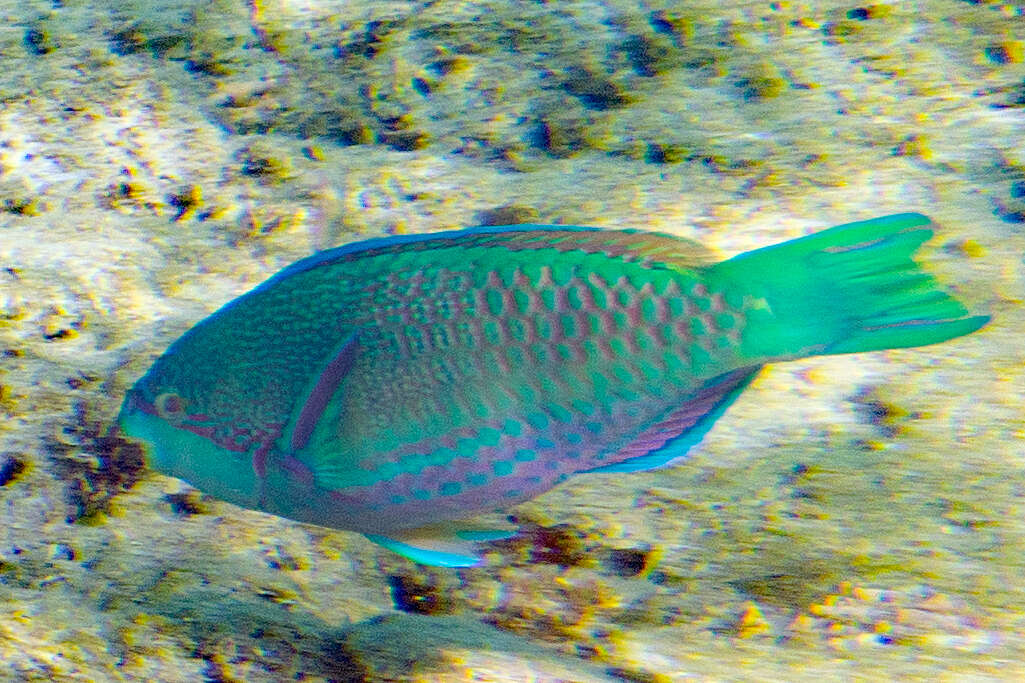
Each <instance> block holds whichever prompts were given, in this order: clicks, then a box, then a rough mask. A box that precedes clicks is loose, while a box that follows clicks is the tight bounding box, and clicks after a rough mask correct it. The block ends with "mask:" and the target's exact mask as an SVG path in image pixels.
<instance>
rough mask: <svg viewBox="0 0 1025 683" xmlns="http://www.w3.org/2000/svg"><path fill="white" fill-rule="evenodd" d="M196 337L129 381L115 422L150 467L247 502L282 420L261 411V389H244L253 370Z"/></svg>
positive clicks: (229, 498)
mask: <svg viewBox="0 0 1025 683" xmlns="http://www.w3.org/2000/svg"><path fill="white" fill-rule="evenodd" d="M195 330H196V328H194V329H193V331H195ZM196 337H197V335H195V334H192V333H191V332H190V333H187V334H186V335H185V336H184V337H182V338H181V339H179V340H178V341H177V342H175V344H173V345H172V346H171V347H170V348H169V349H168V350H167V352H165V353H164V355H163V356H161V357H160V358H159V359H157V361H156V362H155V363H154V364H153V366H152V367H151V368H150V369H149V371H148V372H147V373H146V374H145V375H144V376H143V377H142V378H140V379H139V380H138V381H137V382H136V383H135V385H134V386H133V387H132V388H131V389H130V390H129V391H128V393H127V394H126V395H125V399H124V402H123V404H122V406H121V412H120V414H119V415H118V419H117V422H118V425H119V427H120V429H121V431H122V432H123V433H124V434H125V435H126V436H128V437H131V438H133V439H136V440H138V441H140V442H141V443H142V445H143V450H144V452H145V454H146V461H147V464H148V465H149V466H150V467H151V468H152V469H154V470H156V471H158V472H160V473H161V474H166V475H169V476H172V477H177V478H178V479H183V480H185V481H186V482H188V483H189V484H191V485H193V486H195V487H196V488H198V489H200V490H202V491H204V492H206V493H209V494H211V495H213V496H216V497H218V498H221V499H222V500H226V501H228V502H231V503H235V504H237V505H242V506H244V507H254V506H255V505H256V503H257V502H258V496H259V488H260V481H259V480H260V475H261V474H262V471H261V470H262V463H263V460H264V458H266V455H267V453H268V452H269V450H270V449H272V448H273V447H274V442H275V440H276V439H277V438H278V437H279V436H280V433H281V423H280V421H275V418H274V417H272V416H268V415H267V414H266V411H261V409H260V408H261V403H262V401H261V399H262V398H265V396H263V395H264V394H265V393H266V392H265V391H263V390H261V388H260V387H257V388H255V389H254V390H251V391H249V390H247V386H246V383H247V381H251V380H252V377H251V375H252V373H251V372H250V371H248V370H247V369H246V368H245V367H243V366H241V365H240V364H238V363H234V362H232V359H230V358H226V357H224V356H223V355H220V354H216V353H209V352H207V353H203V349H204V344H202V343H200V342H201V341H202V340H201V339H196ZM257 376H259V373H257ZM262 384H263V385H264V386H265V385H266V382H263V383H262Z"/></svg>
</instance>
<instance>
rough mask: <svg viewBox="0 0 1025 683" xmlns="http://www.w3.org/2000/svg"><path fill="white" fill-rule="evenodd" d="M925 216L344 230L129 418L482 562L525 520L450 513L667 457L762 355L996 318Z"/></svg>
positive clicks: (176, 445) (203, 334)
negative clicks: (670, 228)
mask: <svg viewBox="0 0 1025 683" xmlns="http://www.w3.org/2000/svg"><path fill="white" fill-rule="evenodd" d="M929 225H930V223H929V220H928V219H927V218H926V217H924V216H921V215H918V214H901V215H896V216H888V217H884V218H879V219H875V220H871V221H866V222H862V223H852V224H848V225H842V226H837V227H835V228H832V229H829V230H826V231H823V232H820V233H817V234H814V235H810V236H808V237H804V238H801V239H797V240H792V241H790V242H786V243H783V244H780V245H775V246H771V247H767V248H765V249H760V250H756V251H753V252H748V253H745V254H741V255H740V256H737V257H735V258H733V259H730V260H727V261H722V262H716V261H715V260H714V259H711V258H709V257H708V255H707V253H706V252H704V251H703V250H702V249H701V248H700V247H699V246H697V245H695V244H693V243H690V242H688V241H686V240H682V239H680V238H677V237H672V236H668V235H662V234H656V233H648V232H642V231H631V230H618V231H613V230H599V229H594V228H576V227H560V226H530V225H527V226H506V227H499V228H491V227H489V228H476V229H471V230H465V231H459V232H450V233H440V234H434V235H423V236H402V237H392V238H385V239H380V240H371V241H368V242H362V243H358V244H353V245H347V246H344V247H340V248H337V249H332V250H329V251H325V252H321V253H319V254H315V255H313V256H311V257H309V258H307V259H304V260H302V261H299V262H297V263H295V264H293V265H292V266H290V267H288V268H286V269H284V270H283V271H281V272H280V273H278V274H277V275H275V276H274V277H272V278H271V279H270V280H268V281H267V282H265V283H263V284H262V285H260V286H259V287H257V288H256V289H254V290H253V291H251V292H249V293H247V294H245V295H243V296H241V297H239V298H238V299H235V300H234V301H232V302H230V303H228V304H227V305H226V306H224V307H223V308H221V309H220V310H219V311H217V312H216V313H214V314H213V315H211V316H210V317H208V318H206V319H205V320H203V321H201V322H200V323H198V324H197V325H196V326H195V327H193V328H192V329H191V330H189V331H188V332H187V333H186V334H185V335H183V336H182V337H181V338H180V339H179V340H178V341H176V342H175V343H174V344H173V345H172V346H171V347H170V348H169V349H168V350H167V351H166V352H165V353H164V354H163V355H162V356H161V357H160V358H159V359H158V360H157V361H156V362H155V363H154V364H153V366H152V368H151V369H150V370H149V372H148V373H147V374H146V375H145V376H144V377H142V378H141V379H140V380H139V381H138V382H137V383H136V385H135V386H134V387H133V388H132V389H131V391H130V392H129V393H128V395H127V397H126V398H125V402H124V405H123V407H122V411H121V415H120V417H119V423H120V425H121V427H122V429H123V430H124V432H125V433H126V434H128V435H129V436H132V437H136V438H139V439H141V440H142V441H144V442H145V445H146V450H147V453H148V457H149V460H150V462H151V463H152V465H153V466H154V467H155V468H156V469H158V470H159V471H161V472H164V473H166V474H170V475H172V476H175V477H179V478H181V479H184V480H186V481H188V482H190V483H191V484H193V485H194V486H196V487H197V488H200V489H201V490H204V491H206V492H208V493H211V494H213V495H216V496H218V497H220V498H223V499H224V500H227V501H229V502H232V503H235V504H237V505H241V506H244V507H249V508H254V509H259V510H264V511H267V512H270V513H273V514H277V515H280V516H283V517H288V518H291V519H296V520H299V521H302V522H308V523H312V524H319V525H323V526H329V527H334V528H339V529H348V530H353V531H358V532H361V533H364V534H366V535H367V536H368V537H370V538H371V539H372V540H374V541H377V542H379V543H381V544H383V545H385V546H386V547H389V548H391V549H393V550H396V551H398V552H400V553H402V554H404V555H406V556H407V557H410V558H412V559H414V560H416V561H419V562H424V563H428V564H438V565H447V566H465V565H470V564H474V563H475V562H477V560H478V558H477V557H476V555H475V554H474V552H473V548H472V545H471V544H472V543H474V542H478V541H481V540H489V539H494V538H500V537H502V536H505V535H509V533H508V532H507V531H503V530H481V529H473V528H470V527H466V526H460V525H458V524H456V523H454V520H458V519H460V518H465V517H468V516H470V515H473V514H475V513H479V512H484V511H492V510H496V509H504V508H507V507H509V506H512V505H514V504H516V503H518V502H521V501H523V500H526V499H529V498H532V497H534V496H537V495H538V494H540V493H542V492H544V491H546V490H548V489H550V488H552V487H553V486H555V485H557V484H559V483H560V482H562V481H564V480H565V479H566V478H567V477H569V476H571V475H573V474H577V473H581V472H594V471H606V472H609V471H621V472H627V471H636V470H642V469H653V468H656V467H662V466H665V465H668V464H670V463H672V462H673V461H675V460H677V459H679V458H680V457H682V456H683V455H684V454H685V453H686V451H687V449H688V448H689V447H690V446H691V445H692V444H693V443H695V442H696V441H698V440H699V439H700V437H701V435H702V434H704V432H705V431H707V429H708V427H709V426H710V425H711V423H712V422H713V421H714V420H715V419H716V418H717V417H718V416H719V415H720V414H721V413H722V412H723V411H724V410H725V408H726V406H728V405H729V403H730V401H731V400H732V399H733V398H734V397H735V396H736V395H737V394H738V393H739V392H740V391H741V390H742V389H743V387H744V386H745V385H746V383H747V382H748V381H749V380H750V379H751V377H752V376H753V375H754V374H755V373H756V372H757V371H758V369H759V368H760V367H761V366H762V365H763V364H765V363H767V362H771V361H779V360H787V359H794V358H801V357H804V356H809V355H816V354H834V353H849V352H857V351H868V350H874V349H884V348H895V347H908V346H921V345H925V344H931V343H935V342H940V341H943V340H946V339H950V338H952V337H956V336H959V335H963V334H967V333H969V332H972V331H974V330H976V329H978V328H979V327H981V326H982V325H983V324H985V322H986V321H987V320H988V318H986V317H984V316H970V315H968V313H967V312H966V310H965V309H964V307H963V306H962V305H961V304H960V303H959V302H958V301H956V300H955V299H954V298H952V297H951V296H949V295H948V294H946V293H945V292H943V291H942V290H941V289H939V288H938V286H937V285H936V283H935V282H934V280H933V279H932V278H931V277H930V276H929V275H927V274H925V273H923V272H922V271H921V270H919V269H918V266H917V265H916V264H915V262H914V261H912V260H911V255H912V254H913V253H914V252H915V250H916V249H917V248H918V247H919V246H920V245H921V244H922V243H923V242H924V241H925V240H926V239H928V238H929V237H930V236H931V234H932V231H931V229H930V228H929Z"/></svg>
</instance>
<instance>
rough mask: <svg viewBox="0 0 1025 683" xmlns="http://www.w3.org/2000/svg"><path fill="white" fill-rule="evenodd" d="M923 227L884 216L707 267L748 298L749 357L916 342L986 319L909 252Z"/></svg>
mask: <svg viewBox="0 0 1025 683" xmlns="http://www.w3.org/2000/svg"><path fill="white" fill-rule="evenodd" d="M932 234H933V231H932V228H931V221H930V220H929V218H927V217H926V216H923V215H921V214H916V213H904V214H897V215H893V216H884V217H881V218H874V219H872V220H868V221H862V222H858V223H848V224H845V225H838V226H836V227H833V228H830V229H828V230H824V231H822V232H819V233H816V234H813V235H809V236H807V237H803V238H799V239H795V240H791V241H789V242H784V243H782V244H777V245H773V246H770V247H766V248H764V249H758V250H755V251H750V252H747V253H745V254H740V255H739V256H737V257H735V258H732V259H730V260H728V261H724V262H722V263H719V264H716V265H714V266H711V267H710V269H709V271H708V275H709V277H710V279H711V280H713V281H714V280H715V278H717V277H723V278H724V279H726V280H727V282H728V284H726V283H723V286H726V287H734V286H735V287H737V288H739V290H740V291H742V292H745V293H748V294H751V295H752V296H754V297H755V300H756V301H757V302H758V305H757V306H756V307H755V309H754V310H752V311H750V313H749V315H748V325H747V326H746V330H747V332H746V334H745V335H744V338H743V341H742V350H743V351H744V352H745V354H750V356H751V357H753V358H798V357H802V356H807V355H816V354H835V353H855V352H858V351H874V350H879V349H891V348H903V347H909V346H925V345H927V344H935V343H937V342H942V341H945V340H947V339H951V338H953V337H959V336H961V335H964V334H968V333H970V332H974V331H975V330H977V329H979V328H980V327H982V326H983V325H985V324H986V323H987V322H988V321H989V316H985V315H969V314H968V311H967V310H966V309H965V307H964V306H963V305H962V304H961V302H959V301H958V300H957V299H955V298H954V297H953V296H951V295H950V294H949V293H948V292H947V291H945V290H944V289H942V288H941V287H940V286H939V285H938V283H937V282H936V280H935V279H934V278H933V277H932V276H931V275H929V274H928V273H926V272H924V271H923V270H922V269H921V268H920V266H919V265H918V264H917V263H916V262H915V261H913V260H912V258H911V257H912V254H914V253H915V251H917V250H918V248H919V247H920V246H921V245H922V243H924V242H925V241H926V240H928V239H929V238H930V237H932Z"/></svg>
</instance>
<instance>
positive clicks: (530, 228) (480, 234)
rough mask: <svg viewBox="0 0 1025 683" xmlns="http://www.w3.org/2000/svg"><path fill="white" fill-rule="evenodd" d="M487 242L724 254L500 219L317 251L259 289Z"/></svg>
mask: <svg viewBox="0 0 1025 683" xmlns="http://www.w3.org/2000/svg"><path fill="white" fill-rule="evenodd" d="M488 245H492V246H502V247H506V248H508V249H513V250H529V249H539V250H540V249H558V250H560V251H572V250H575V249H576V250H580V251H583V252H585V253H591V254H597V253H601V254H605V255H607V256H610V257H618V258H625V259H627V260H632V261H645V260H647V261H648V262H650V263H651V264H652V266H654V267H657V265H659V264H660V265H665V266H670V267H677V268H696V267H699V266H707V265H711V264H713V263H718V262H719V261H721V260H722V259H720V258H717V257H716V256H715V255H714V254H713V253H712V252H710V251H709V250H708V249H707V248H706V247H704V246H702V245H700V244H698V243H697V242H694V241H692V240H689V239H686V238H684V237H677V236H675V235H668V234H666V233H661V232H648V231H645V230H636V229H624V230H606V229H604V228H590V227H582V226H576V225H534V224H524V225H496V226H485V227H479V228H468V229H466V230H453V231H448V232H435V233H428V234H423V235H394V236H392V237H381V238H377V239H370V240H364V241H362V242H353V243H351V244H345V245H342V246H340V247H335V248H334V249H327V250H325V251H321V252H317V253H316V254H313V255H312V256H308V257H306V258H304V259H302V260H301V261H297V262H295V263H293V264H292V265H290V266H288V267H287V268H285V269H284V270H282V271H280V272H278V273H277V274H276V275H274V277H272V278H270V279H269V280H267V281H266V282H264V283H263V284H262V285H260V287H259V288H258V289H263V288H267V287H271V286H273V285H274V284H275V283H276V282H278V281H279V280H281V279H283V278H287V277H290V276H292V275H295V274H297V273H302V272H306V271H309V270H313V269H314V268H319V267H320V266H326V265H331V264H335V263H343V262H347V261H358V260H360V259H362V258H367V257H373V256H379V255H381V254H388V253H394V252H398V251H431V250H434V249H453V248H456V249H458V248H470V247H480V246H488Z"/></svg>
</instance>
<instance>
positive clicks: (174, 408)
mask: <svg viewBox="0 0 1025 683" xmlns="http://www.w3.org/2000/svg"><path fill="white" fill-rule="evenodd" d="M153 407H154V408H156V409H157V415H159V416H160V417H162V418H164V419H165V420H180V419H181V418H182V417H184V416H185V401H184V400H183V399H182V397H181V396H179V395H178V394H173V393H163V394H160V395H159V396H157V398H156V400H154V401H153Z"/></svg>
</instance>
